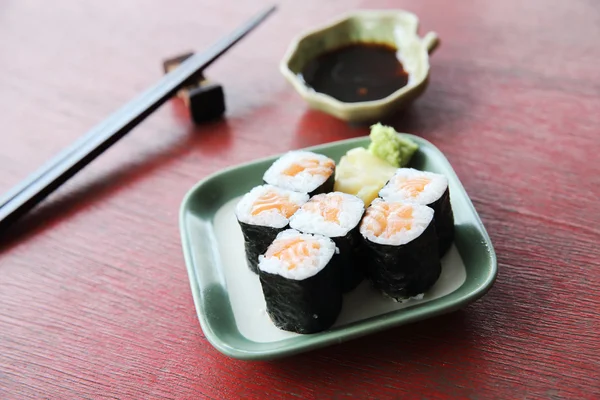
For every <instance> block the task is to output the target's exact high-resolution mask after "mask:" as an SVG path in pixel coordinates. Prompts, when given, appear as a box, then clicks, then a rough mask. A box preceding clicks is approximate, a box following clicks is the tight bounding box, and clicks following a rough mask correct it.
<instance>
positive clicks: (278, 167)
mask: <svg viewBox="0 0 600 400" xmlns="http://www.w3.org/2000/svg"><path fill="white" fill-rule="evenodd" d="M334 173H335V162H334V161H333V160H332V159H331V158H329V157H325V156H324V155H322V154H317V153H313V152H310V151H290V152H288V153H286V154H284V155H283V156H281V157H280V158H279V159H277V161H275V162H274V163H273V165H271V167H269V169H268V170H267V171H266V172H265V174H264V176H263V180H264V181H265V183H267V184H269V185H274V186H279V187H281V188H284V189H288V190H294V191H296V192H302V193H308V194H309V195H311V196H312V195H314V194H318V193H327V192H331V191H332V190H333V183H334V175H335V174H334Z"/></svg>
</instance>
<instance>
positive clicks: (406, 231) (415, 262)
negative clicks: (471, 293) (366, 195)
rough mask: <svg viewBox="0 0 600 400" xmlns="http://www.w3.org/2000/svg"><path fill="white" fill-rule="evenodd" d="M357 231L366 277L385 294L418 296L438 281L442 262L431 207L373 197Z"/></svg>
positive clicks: (394, 297) (398, 297) (396, 296)
mask: <svg viewBox="0 0 600 400" xmlns="http://www.w3.org/2000/svg"><path fill="white" fill-rule="evenodd" d="M360 233H361V235H362V237H363V238H364V241H365V251H366V257H365V259H366V266H367V273H368V275H369V278H370V279H371V281H372V283H373V286H374V287H375V288H376V289H378V290H380V291H381V292H383V293H384V294H385V295H387V296H389V297H391V298H393V299H395V300H397V301H403V300H406V299H409V298H411V297H416V296H417V297H418V296H420V295H421V294H423V293H425V292H426V291H427V290H428V289H430V288H431V286H433V284H434V283H435V282H436V281H437V280H438V278H439V276H440V273H441V271H442V265H441V263H440V258H439V256H438V242H437V235H436V233H435V225H434V223H433V209H431V208H430V207H427V206H422V205H418V204H409V203H397V202H387V201H384V200H382V199H375V200H374V201H373V203H371V206H369V208H367V211H366V212H365V216H364V218H363V220H362V222H361V224H360Z"/></svg>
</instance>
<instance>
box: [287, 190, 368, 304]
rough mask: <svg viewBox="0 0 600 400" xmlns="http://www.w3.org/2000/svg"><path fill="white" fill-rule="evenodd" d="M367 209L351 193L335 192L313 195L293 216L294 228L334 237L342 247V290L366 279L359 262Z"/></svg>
mask: <svg viewBox="0 0 600 400" xmlns="http://www.w3.org/2000/svg"><path fill="white" fill-rule="evenodd" d="M364 212H365V205H364V203H363V201H362V200H361V199H360V198H358V197H356V196H353V195H351V194H346V193H342V192H331V193H324V194H318V195H316V196H313V197H312V198H311V199H310V200H309V201H308V202H307V203H304V205H303V206H302V207H300V209H299V210H298V211H297V212H296V213H295V214H294V215H293V216H292V218H291V219H290V228H293V229H296V230H298V231H301V232H304V233H316V234H320V235H323V236H327V237H329V238H331V239H332V240H333V241H334V243H335V244H336V246H337V247H338V249H339V250H340V260H341V262H340V264H341V268H342V289H343V291H344V293H346V292H349V291H351V290H352V289H354V288H355V287H356V286H358V284H359V283H360V282H362V280H363V278H364V267H363V265H362V264H361V262H360V261H359V258H358V256H359V249H360V244H361V242H362V240H361V238H360V232H359V231H358V226H359V223H360V220H361V219H362V216H363V214H364Z"/></svg>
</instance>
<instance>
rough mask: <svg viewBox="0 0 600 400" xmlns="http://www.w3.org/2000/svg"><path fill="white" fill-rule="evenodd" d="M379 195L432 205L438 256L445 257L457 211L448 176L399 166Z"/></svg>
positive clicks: (395, 199)
mask: <svg viewBox="0 0 600 400" xmlns="http://www.w3.org/2000/svg"><path fill="white" fill-rule="evenodd" d="M379 196H380V197H381V198H382V199H384V200H386V201H400V202H405V203H413V204H420V205H424V206H429V207H431V208H432V209H433V211H434V213H435V214H434V224H435V230H436V234H437V237H438V250H439V255H440V257H442V256H443V255H444V254H446V252H447V251H448V250H449V249H450V246H451V245H452V242H453V241H454V213H453V211H452V205H451V203H450V189H449V187H448V179H447V178H446V177H445V176H444V175H441V174H436V173H433V172H426V171H419V170H416V169H413V168H399V169H398V171H397V172H396V174H395V175H394V176H393V177H392V178H391V179H390V181H389V182H388V183H387V184H386V185H385V186H384V187H383V189H381V191H380V192H379Z"/></svg>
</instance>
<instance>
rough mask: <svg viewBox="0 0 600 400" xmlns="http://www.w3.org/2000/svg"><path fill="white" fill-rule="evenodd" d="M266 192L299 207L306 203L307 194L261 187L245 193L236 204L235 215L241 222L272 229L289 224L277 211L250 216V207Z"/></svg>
mask: <svg viewBox="0 0 600 400" xmlns="http://www.w3.org/2000/svg"><path fill="white" fill-rule="evenodd" d="M267 192H273V193H275V194H277V195H279V196H281V197H282V198H287V199H288V200H289V201H290V202H292V203H295V204H296V205H297V206H298V207H301V206H302V205H303V204H304V203H306V202H307V201H308V197H309V196H308V194H306V193H298V192H294V191H291V190H286V189H281V188H278V187H276V186H272V185H261V186H257V187H255V188H254V189H252V190H251V191H250V192H249V193H246V194H245V195H244V197H242V199H241V200H240V201H239V202H238V204H237V206H236V208H235V215H236V217H237V219H238V220H239V221H241V222H244V223H246V224H251V225H260V226H270V227H272V228H283V227H284V226H286V225H287V224H288V222H289V219H288V218H287V217H286V216H285V215H283V214H282V213H281V212H280V211H279V210H277V209H275V208H274V209H271V210H266V211H263V212H261V213H259V214H257V215H252V206H253V205H254V203H255V202H256V200H257V199H258V198H259V197H261V196H262V195H264V194H265V193H267Z"/></svg>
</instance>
